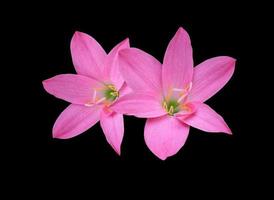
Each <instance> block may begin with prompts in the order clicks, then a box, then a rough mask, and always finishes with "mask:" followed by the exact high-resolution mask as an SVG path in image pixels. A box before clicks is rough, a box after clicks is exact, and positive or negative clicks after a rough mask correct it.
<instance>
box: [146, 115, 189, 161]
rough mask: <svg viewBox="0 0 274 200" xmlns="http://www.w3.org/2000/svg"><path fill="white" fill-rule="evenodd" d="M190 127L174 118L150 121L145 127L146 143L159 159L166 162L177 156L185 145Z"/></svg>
mask: <svg viewBox="0 0 274 200" xmlns="http://www.w3.org/2000/svg"><path fill="white" fill-rule="evenodd" d="M188 133H189V126H188V125H186V124H184V123H182V122H180V121H179V120H178V119H176V118H175V117H172V116H168V115H167V116H162V117H158V118H151V119H148V120H147V122H146V125H145V142H146V144H147V146H148V148H149V149H150V150H151V151H152V153H154V154H155V155H156V156H157V157H158V158H160V159H162V160H165V159H166V158H167V157H169V156H172V155H174V154H176V153H177V152H178V151H179V150H180V149H181V147H182V146H183V145H184V144H185V142H186V139H187V137H188Z"/></svg>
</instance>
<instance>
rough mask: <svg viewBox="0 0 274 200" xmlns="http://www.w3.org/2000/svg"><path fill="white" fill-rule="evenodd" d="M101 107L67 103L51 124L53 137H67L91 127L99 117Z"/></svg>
mask: <svg viewBox="0 0 274 200" xmlns="http://www.w3.org/2000/svg"><path fill="white" fill-rule="evenodd" d="M100 113H101V108H99V107H98V106H92V107H86V106H81V105H75V104H71V105H69V106H68V107H67V108H66V109H65V110H64V111H63V112H62V113H61V114H60V116H59V117H58V119H57V120H56V122H55V124H54V126H53V137H54V138H59V139H68V138H72V137H75V136H77V135H79V134H81V133H83V132H84V131H86V130H88V129H89V128H91V127H92V126H93V125H94V124H96V123H97V122H98V121H99V119H100Z"/></svg>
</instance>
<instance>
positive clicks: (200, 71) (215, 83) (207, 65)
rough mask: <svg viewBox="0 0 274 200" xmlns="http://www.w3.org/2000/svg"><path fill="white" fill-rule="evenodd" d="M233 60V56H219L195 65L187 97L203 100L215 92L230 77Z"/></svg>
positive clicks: (232, 70)
mask: <svg viewBox="0 0 274 200" xmlns="http://www.w3.org/2000/svg"><path fill="white" fill-rule="evenodd" d="M235 62H236V60H235V59H234V58H231V57H228V56H219V57H215V58H211V59H208V60H206V61H204V62H202V63H201V64H199V65H198V66H197V67H195V68H194V75H193V84H192V90H191V91H190V95H189V99H191V101H200V102H204V101H206V100H207V99H209V98H210V97H212V96H213V95H214V94H216V93H217V92H218V91H219V90H220V89H221V88H222V87H223V86H224V85H225V84H226V83H227V82H228V81H229V79H230V78H231V76H232V74H233V72H234V69H235Z"/></svg>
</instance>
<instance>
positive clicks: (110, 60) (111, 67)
mask: <svg viewBox="0 0 274 200" xmlns="http://www.w3.org/2000/svg"><path fill="white" fill-rule="evenodd" d="M125 48H129V39H128V38H127V39H125V40H123V41H122V42H120V43H119V44H117V45H116V46H115V47H114V48H113V49H112V50H111V51H110V53H109V54H108V55H107V57H106V60H105V63H104V79H105V82H110V83H112V84H114V85H115V87H116V89H118V90H119V89H120V87H121V86H122V85H123V82H124V79H123V77H122V75H121V73H120V69H119V62H118V52H119V51H120V50H121V49H125Z"/></svg>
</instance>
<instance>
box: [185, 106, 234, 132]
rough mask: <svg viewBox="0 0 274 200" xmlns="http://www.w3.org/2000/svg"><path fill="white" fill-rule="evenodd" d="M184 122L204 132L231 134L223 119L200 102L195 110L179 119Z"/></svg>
mask: <svg viewBox="0 0 274 200" xmlns="http://www.w3.org/2000/svg"><path fill="white" fill-rule="evenodd" d="M181 120H182V121H183V122H184V123H186V124H188V125H190V126H193V127H195V128H198V129H201V130H203V131H206V132H224V133H227V134H232V133H231V130H230V129H229V127H228V125H227V124H226V122H225V121H224V119H223V118H222V117H221V116H220V115H219V114H218V113H216V112H215V111H214V110H213V109H212V108H210V107H209V106H208V105H206V104H203V103H201V105H200V106H198V107H197V110H196V112H194V113H193V114H192V115H189V116H188V117H186V118H182V119H181Z"/></svg>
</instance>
